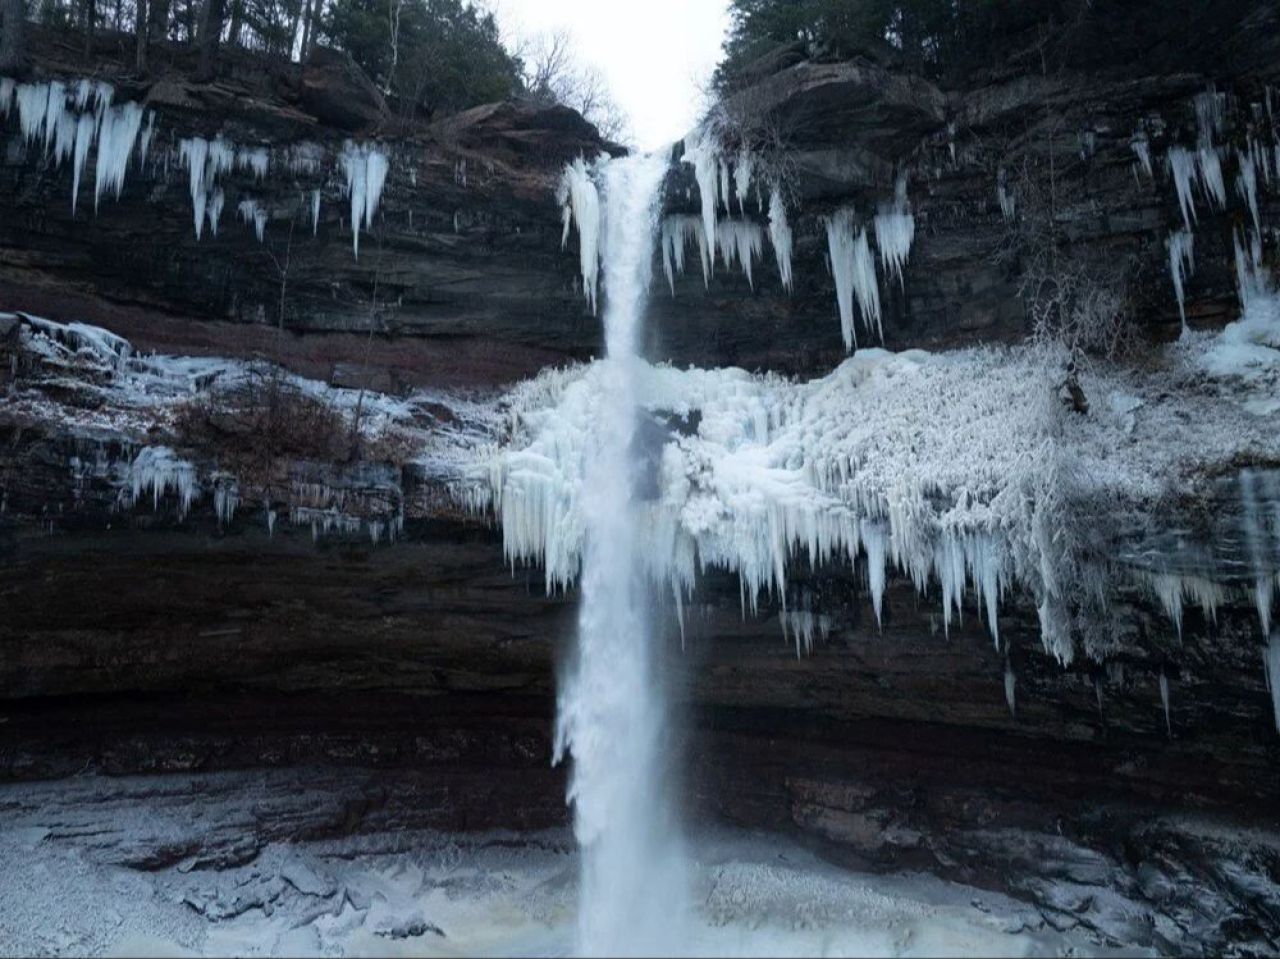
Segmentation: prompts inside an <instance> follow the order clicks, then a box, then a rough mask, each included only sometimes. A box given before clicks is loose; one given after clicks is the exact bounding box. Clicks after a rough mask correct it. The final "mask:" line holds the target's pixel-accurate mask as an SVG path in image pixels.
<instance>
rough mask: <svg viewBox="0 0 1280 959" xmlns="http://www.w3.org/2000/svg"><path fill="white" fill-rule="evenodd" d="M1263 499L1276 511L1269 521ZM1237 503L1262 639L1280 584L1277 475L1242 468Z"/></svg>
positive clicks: (1268, 627) (1268, 628)
mask: <svg viewBox="0 0 1280 959" xmlns="http://www.w3.org/2000/svg"><path fill="white" fill-rule="evenodd" d="M1264 497H1265V499H1264ZM1265 500H1269V501H1270V502H1271V503H1272V504H1273V511H1274V513H1275V515H1274V516H1273V517H1271V522H1270V524H1268V517H1267V516H1266V511H1265V507H1264V505H1263V504H1264V502H1265ZM1240 506H1241V509H1240V524H1241V532H1242V533H1243V537H1242V538H1243V540H1244V543H1245V548H1246V551H1247V554H1248V559H1249V565H1250V567H1251V568H1252V570H1253V573H1254V589H1253V598H1254V605H1255V606H1256V608H1257V610H1258V623H1259V625H1260V626H1261V628H1262V636H1263V638H1264V639H1265V638H1266V637H1268V636H1270V635H1271V607H1272V604H1273V602H1274V597H1275V588H1276V586H1278V585H1280V476H1277V475H1275V474H1269V475H1267V474H1264V475H1262V476H1258V475H1256V474H1255V472H1254V471H1253V470H1251V469H1245V470H1241V472H1240ZM1268 525H1270V527H1271V528H1270V529H1268Z"/></svg>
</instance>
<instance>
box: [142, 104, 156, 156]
mask: <svg viewBox="0 0 1280 959" xmlns="http://www.w3.org/2000/svg"><path fill="white" fill-rule="evenodd" d="M155 135H156V111H155V110H148V111H147V123H146V126H144V127H143V128H142V142H141V143H139V144H138V154H139V156H140V158H141V160H142V168H143V169H144V170H145V169H146V168H147V160H148V159H150V157H151V142H152V141H153V140H154V139H155Z"/></svg>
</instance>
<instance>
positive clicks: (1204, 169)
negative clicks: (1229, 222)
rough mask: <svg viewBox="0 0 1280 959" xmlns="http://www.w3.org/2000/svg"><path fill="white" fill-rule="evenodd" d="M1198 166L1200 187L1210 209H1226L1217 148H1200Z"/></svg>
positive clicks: (1224, 184) (1225, 197) (1220, 162)
mask: <svg viewBox="0 0 1280 959" xmlns="http://www.w3.org/2000/svg"><path fill="white" fill-rule="evenodd" d="M1197 156H1198V162H1199V165H1200V186H1201V188H1202V189H1203V190H1204V193H1205V196H1206V197H1208V199H1209V201H1210V202H1209V205H1210V207H1214V206H1216V207H1217V208H1218V209H1219V210H1225V209H1226V208H1227V185H1226V182H1225V181H1224V180H1223V178H1222V158H1221V157H1220V156H1219V155H1218V148H1217V147H1213V146H1202V147H1200V149H1199V151H1198V152H1197Z"/></svg>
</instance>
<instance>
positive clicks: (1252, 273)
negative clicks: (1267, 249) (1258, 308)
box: [1231, 230, 1270, 309]
mask: <svg viewBox="0 0 1280 959" xmlns="http://www.w3.org/2000/svg"><path fill="white" fill-rule="evenodd" d="M1231 244H1232V247H1233V250H1234V253H1235V264H1236V289H1237V290H1238V292H1239V294H1240V305H1241V306H1242V307H1244V308H1246V309H1247V308H1248V306H1249V304H1250V303H1251V302H1253V301H1254V300H1256V299H1258V298H1260V297H1263V296H1266V295H1267V293H1268V287H1269V285H1270V279H1269V277H1268V275H1267V271H1266V270H1265V269H1264V268H1263V266H1262V238H1261V236H1259V234H1257V233H1254V234H1253V235H1252V236H1250V237H1249V239H1248V240H1247V241H1246V240H1245V238H1244V237H1242V236H1241V235H1240V231H1239V230H1234V231H1232V234H1231Z"/></svg>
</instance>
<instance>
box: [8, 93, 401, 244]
mask: <svg viewBox="0 0 1280 959" xmlns="http://www.w3.org/2000/svg"><path fill="white" fill-rule="evenodd" d="M114 99H115V89H114V87H112V86H111V84H109V83H105V82H103V81H101V80H90V79H81V80H78V81H66V82H64V81H60V80H50V81H47V82H41V83H18V82H17V81H15V80H14V79H12V78H10V77H0V118H6V117H8V116H9V115H10V114H11V113H13V112H14V111H15V110H16V112H17V115H18V125H19V128H20V130H21V134H22V138H23V140H24V142H25V143H26V144H27V145H28V146H29V147H30V146H38V147H40V148H42V149H43V151H44V153H45V155H46V156H49V157H51V158H52V159H53V162H54V164H55V166H56V167H60V166H61V165H62V164H63V163H64V162H69V163H70V165H71V212H72V215H73V216H74V215H75V212H76V209H77V207H78V205H79V197H80V183H81V181H82V180H83V179H84V172H85V168H86V166H87V165H88V162H89V158H90V155H91V154H93V156H94V172H95V182H94V193H93V206H94V210H95V211H96V210H97V209H98V206H99V204H100V201H101V199H102V196H103V195H104V194H105V193H107V192H112V193H114V195H115V197H116V198H117V199H119V197H120V193H121V191H122V190H123V189H124V181H125V174H126V173H127V171H128V168H129V163H130V159H131V158H132V157H133V155H134V151H135V148H136V150H137V154H138V166H139V167H140V168H145V166H146V164H147V162H148V159H149V157H150V154H151V150H152V145H153V142H154V140H155V132H156V129H155V111H153V110H146V109H145V108H144V107H143V105H142V104H141V103H137V102H133V101H130V102H125V103H119V104H116V103H114ZM273 152H274V153H275V154H277V159H276V162H277V163H279V164H281V165H282V166H283V167H284V168H285V169H286V170H287V171H288V172H290V173H292V174H294V175H299V174H308V175H315V174H318V173H320V172H321V170H322V167H323V165H324V160H325V150H324V148H323V147H321V146H320V145H318V144H316V143H311V142H305V141H304V142H300V143H296V144H292V145H290V146H288V147H284V148H280V149H278V150H276V151H272V150H271V149H270V148H269V147H267V146H264V145H239V144H236V143H233V142H232V141H230V140H228V139H227V138H225V137H223V136H216V137H213V138H212V139H206V138H205V137H199V136H196V137H187V138H183V139H180V140H179V141H178V157H177V158H178V162H179V164H180V165H181V166H182V167H184V168H186V170H187V175H188V186H189V189H190V193H191V209H192V217H193V221H194V227H195V235H196V239H197V240H199V239H201V238H202V236H203V235H204V231H205V229H206V227H207V228H208V230H209V232H210V233H212V234H213V235H214V236H215V237H216V236H217V235H218V224H219V221H220V220H221V217H222V213H223V210H224V208H225V207H226V204H227V196H226V192H225V190H224V188H223V187H222V186H221V185H220V184H219V179H220V178H221V177H222V176H223V175H224V174H227V173H230V172H232V171H243V172H244V173H246V174H247V175H250V176H252V177H253V180H254V181H255V182H258V183H261V182H262V181H264V180H265V179H266V178H267V173H268V170H269V169H270V167H271V164H272V156H273ZM336 165H337V167H338V169H339V170H340V172H341V174H342V177H343V186H342V187H341V189H342V193H343V195H344V196H347V197H349V198H350V201H351V244H352V249H353V251H354V252H355V254H356V255H357V256H358V255H359V253H360V230H361V229H362V228H363V229H368V228H369V227H370V226H371V225H372V223H373V217H374V215H375V214H376V213H377V210H378V204H379V201H380V199H381V197H382V190H383V186H384V185H385V183H386V180H387V174H388V172H389V170H390V164H389V161H388V159H387V155H386V153H385V152H384V151H383V150H382V149H381V148H380V147H379V146H378V145H376V144H373V143H355V142H353V141H350V140H348V141H346V142H345V143H344V144H343V147H342V150H341V152H340V153H339V154H338V156H337V161H336ZM320 199H321V191H320V189H318V188H317V189H312V190H311V191H310V196H309V197H308V198H307V202H308V204H309V208H310V215H311V231H312V234H313V235H314V234H315V233H316V232H317V230H318V227H319V223H320ZM236 210H237V214H238V216H239V219H240V220H241V221H243V222H244V223H246V224H247V225H248V226H249V227H250V228H251V229H252V230H253V231H254V234H255V235H256V236H257V238H258V242H262V241H263V240H264V238H265V231H266V226H267V222H268V220H269V219H270V212H269V211H268V210H267V208H266V206H265V205H264V203H263V202H262V201H261V200H259V199H257V198H255V197H252V196H248V195H245V196H242V197H241V198H240V200H239V202H238V204H237V206H236Z"/></svg>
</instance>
